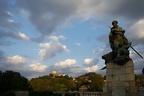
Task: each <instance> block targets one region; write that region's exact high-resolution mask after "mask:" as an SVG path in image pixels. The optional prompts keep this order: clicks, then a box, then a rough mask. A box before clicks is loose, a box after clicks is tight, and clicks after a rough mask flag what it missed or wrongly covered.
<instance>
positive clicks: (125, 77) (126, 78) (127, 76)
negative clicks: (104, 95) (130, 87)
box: [119, 74, 135, 81]
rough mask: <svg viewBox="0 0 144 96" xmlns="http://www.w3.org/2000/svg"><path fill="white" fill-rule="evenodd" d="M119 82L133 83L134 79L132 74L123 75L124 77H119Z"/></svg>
mask: <svg viewBox="0 0 144 96" xmlns="http://www.w3.org/2000/svg"><path fill="white" fill-rule="evenodd" d="M119 79H120V81H133V80H134V79H135V75H134V74H124V75H119Z"/></svg>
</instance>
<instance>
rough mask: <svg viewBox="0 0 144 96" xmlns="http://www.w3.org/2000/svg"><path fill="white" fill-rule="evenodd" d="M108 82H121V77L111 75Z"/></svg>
mask: <svg viewBox="0 0 144 96" xmlns="http://www.w3.org/2000/svg"><path fill="white" fill-rule="evenodd" d="M106 81H107V82H111V81H119V75H109V76H106Z"/></svg>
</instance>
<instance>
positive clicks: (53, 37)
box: [49, 35, 66, 42]
mask: <svg viewBox="0 0 144 96" xmlns="http://www.w3.org/2000/svg"><path fill="white" fill-rule="evenodd" d="M49 38H50V39H51V40H52V41H56V42H57V41H58V40H59V39H62V40H64V39H66V38H65V37H64V36H62V35H61V36H58V37H57V36H50V37H49Z"/></svg>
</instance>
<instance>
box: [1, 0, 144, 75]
mask: <svg viewBox="0 0 144 96" xmlns="http://www.w3.org/2000/svg"><path fill="white" fill-rule="evenodd" d="M143 9H144V0H0V70H1V71H6V70H12V71H16V72H20V74H21V75H23V76H25V77H27V78H35V77H39V76H44V75H48V74H50V73H51V72H52V71H53V70H56V71H57V73H64V74H67V75H69V76H72V77H77V76H80V75H82V74H85V73H88V72H96V73H98V74H102V75H105V74H106V71H105V70H100V69H101V68H102V67H103V66H105V61H104V60H103V59H102V58H101V56H102V55H104V54H106V53H109V52H111V51H112V50H111V49H110V46H109V42H108V34H109V32H110V27H112V25H111V22H112V21H113V20H117V21H118V22H119V23H118V25H119V26H120V27H122V28H123V29H125V31H126V32H125V36H126V37H127V38H128V40H129V42H132V46H133V47H134V48H135V49H136V50H137V51H138V52H139V53H140V54H141V55H142V56H143V57H144V42H143V41H144V12H143V11H142V10H143ZM129 50H130V57H131V58H132V60H133V62H134V67H135V70H134V71H135V74H142V72H141V71H142V69H143V68H144V59H141V58H140V57H139V56H138V55H137V54H136V53H135V52H134V51H133V50H132V49H129Z"/></svg>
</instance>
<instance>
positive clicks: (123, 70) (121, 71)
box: [113, 68, 126, 75]
mask: <svg viewBox="0 0 144 96" xmlns="http://www.w3.org/2000/svg"><path fill="white" fill-rule="evenodd" d="M125 73H126V68H115V69H113V74H114V75H119V74H125Z"/></svg>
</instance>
